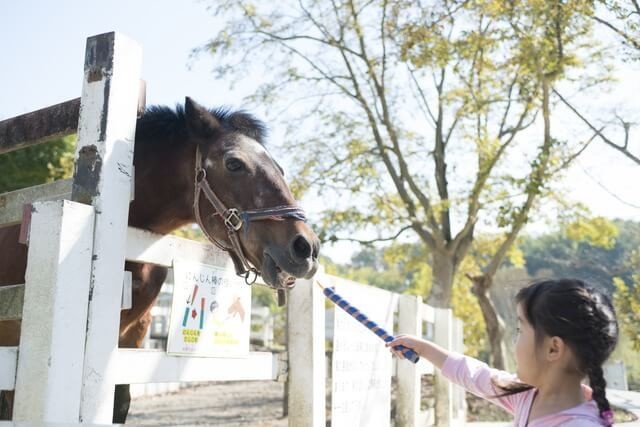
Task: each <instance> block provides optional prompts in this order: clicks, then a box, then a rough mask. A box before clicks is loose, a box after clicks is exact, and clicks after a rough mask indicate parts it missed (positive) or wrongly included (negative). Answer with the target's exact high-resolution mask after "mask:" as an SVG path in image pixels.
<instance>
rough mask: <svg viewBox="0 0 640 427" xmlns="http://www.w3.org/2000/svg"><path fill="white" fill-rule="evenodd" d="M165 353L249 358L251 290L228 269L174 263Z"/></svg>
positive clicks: (193, 263)
mask: <svg viewBox="0 0 640 427" xmlns="http://www.w3.org/2000/svg"><path fill="white" fill-rule="evenodd" d="M173 274H174V288H173V301H172V305H171V318H170V322H169V335H168V341H167V353H169V354H173V355H178V356H202V357H242V356H247V355H248V354H249V331H250V326H251V288H250V287H249V286H247V285H246V284H245V283H244V280H243V279H242V278H241V277H238V276H237V275H236V273H235V270H233V267H232V266H230V268H221V267H215V266H211V265H204V264H199V263H195V262H190V261H182V260H174V262H173Z"/></svg>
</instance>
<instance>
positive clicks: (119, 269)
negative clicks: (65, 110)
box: [72, 33, 142, 423]
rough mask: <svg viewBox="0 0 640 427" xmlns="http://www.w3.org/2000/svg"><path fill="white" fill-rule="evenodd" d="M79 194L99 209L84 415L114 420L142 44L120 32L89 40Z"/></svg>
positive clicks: (89, 420)
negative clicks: (114, 363) (113, 369)
mask: <svg viewBox="0 0 640 427" xmlns="http://www.w3.org/2000/svg"><path fill="white" fill-rule="evenodd" d="M85 55H86V56H85V70H84V84H83V88H82V101H81V107H80V119H79V123H78V145H77V148H76V170H75V174H74V180H73V189H72V198H73V200H74V201H80V202H83V203H87V204H92V205H93V206H94V207H95V210H96V218H95V233H94V244H93V258H92V259H93V262H92V265H91V269H92V270H91V273H92V274H91V284H90V294H89V315H88V317H89V318H88V324H87V340H86V348H85V362H84V378H83V391H82V402H81V408H80V420H81V421H82V422H85V423H111V420H112V416H113V391H114V385H113V384H111V383H109V381H108V378H106V377H105V372H106V371H107V368H108V365H109V363H110V360H111V359H112V358H113V355H114V353H115V351H116V350H117V346H118V329H119V324H118V323H119V322H118V319H119V316H120V305H121V299H122V283H123V271H124V260H125V248H126V232H127V219H128V211H129V199H130V192H131V176H132V162H133V148H134V146H133V144H134V137H135V128H136V116H137V114H136V112H137V108H138V91H139V81H140V68H141V62H142V50H141V48H140V46H139V45H138V44H137V43H136V42H134V41H131V40H129V39H127V38H126V37H124V36H122V35H121V34H117V33H107V34H101V35H98V36H94V37H90V38H88V39H87V49H86V54H85Z"/></svg>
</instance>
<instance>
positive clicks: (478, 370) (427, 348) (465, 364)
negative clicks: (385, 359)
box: [387, 335, 524, 413]
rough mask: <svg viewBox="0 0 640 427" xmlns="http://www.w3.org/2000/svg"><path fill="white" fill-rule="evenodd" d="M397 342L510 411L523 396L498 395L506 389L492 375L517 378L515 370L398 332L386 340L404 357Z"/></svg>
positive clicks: (459, 382)
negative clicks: (497, 383)
mask: <svg viewBox="0 0 640 427" xmlns="http://www.w3.org/2000/svg"><path fill="white" fill-rule="evenodd" d="M398 344H402V345H404V346H405V347H409V348H410V349H412V350H414V351H415V352H416V353H418V354H419V355H420V357H424V358H425V359H427V360H428V361H429V362H431V363H432V364H433V365H434V366H435V367H436V368H438V369H440V370H441V371H442V374H443V375H444V376H445V378H447V379H449V380H450V381H452V382H453V383H455V384H458V385H459V386H461V387H463V388H464V389H466V390H467V391H469V392H471V393H473V394H475V395H477V396H479V397H482V398H484V399H487V400H488V401H490V402H492V403H494V404H496V405H498V406H501V407H502V408H504V409H505V410H506V411H508V412H509V413H514V409H515V407H516V406H517V405H518V403H519V401H520V400H521V399H522V398H523V397H524V395H523V394H521V393H519V394H516V395H511V396H504V397H498V396H499V395H501V394H502V393H503V391H502V390H500V389H498V388H496V386H495V385H494V381H493V380H492V379H496V380H498V381H500V380H515V376H514V375H513V374H509V373H508V372H504V371H499V370H497V369H492V368H490V367H488V366H487V365H486V364H485V363H483V362H480V361H479V360H476V359H473V358H471V357H467V356H464V355H462V354H458V353H451V352H449V351H448V350H446V349H444V348H442V347H440V346H439V345H437V344H434V343H432V342H429V341H426V340H423V339H420V338H417V337H413V336H410V335H399V336H398V337H396V339H395V340H393V341H390V342H388V343H387V347H391V351H392V352H393V353H394V354H395V355H396V356H398V357H400V358H404V356H403V354H402V353H401V352H399V351H396V350H394V349H393V346H396V345H398Z"/></svg>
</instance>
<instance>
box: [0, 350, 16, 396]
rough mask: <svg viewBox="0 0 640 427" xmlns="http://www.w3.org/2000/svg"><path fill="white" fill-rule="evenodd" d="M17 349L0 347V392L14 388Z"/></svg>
mask: <svg viewBox="0 0 640 427" xmlns="http://www.w3.org/2000/svg"><path fill="white" fill-rule="evenodd" d="M17 363H18V347H0V390H13V389H14V388H15V387H16V366H17Z"/></svg>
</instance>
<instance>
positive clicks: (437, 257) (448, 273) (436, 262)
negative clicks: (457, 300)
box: [427, 249, 455, 308]
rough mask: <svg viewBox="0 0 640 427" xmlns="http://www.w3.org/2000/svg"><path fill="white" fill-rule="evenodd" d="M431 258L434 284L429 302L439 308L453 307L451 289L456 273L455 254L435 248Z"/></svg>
mask: <svg viewBox="0 0 640 427" xmlns="http://www.w3.org/2000/svg"><path fill="white" fill-rule="evenodd" d="M431 260H432V263H431V268H432V271H433V286H432V287H431V293H430V294H429V297H428V299H427V304H429V305H431V306H433V307H437V308H451V290H452V288H453V275H454V274H455V265H454V262H453V255H452V254H449V253H447V252H446V251H440V250H438V249H435V250H434V251H433V252H432V258H431Z"/></svg>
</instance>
